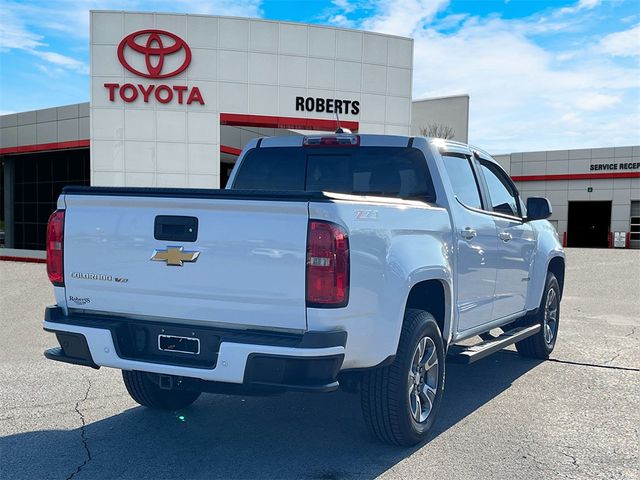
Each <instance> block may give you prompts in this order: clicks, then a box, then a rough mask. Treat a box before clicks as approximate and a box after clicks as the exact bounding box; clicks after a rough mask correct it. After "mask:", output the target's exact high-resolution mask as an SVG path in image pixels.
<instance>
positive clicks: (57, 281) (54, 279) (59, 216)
mask: <svg viewBox="0 0 640 480" xmlns="http://www.w3.org/2000/svg"><path fill="white" fill-rule="evenodd" d="M63 247H64V210H56V211H55V212H53V213H52V214H51V216H50V217H49V223H48V225H47V273H48V274H49V280H50V281H51V283H53V284H54V285H56V286H59V287H62V286H64V264H63V259H62V248H63Z"/></svg>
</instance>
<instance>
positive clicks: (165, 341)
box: [158, 334, 200, 355]
mask: <svg viewBox="0 0 640 480" xmlns="http://www.w3.org/2000/svg"><path fill="white" fill-rule="evenodd" d="M158 350H162V351H163V352H171V353H186V354H190V355H198V354H199V353H200V339H199V338H195V337H181V336H178V335H164V334H160V335H158Z"/></svg>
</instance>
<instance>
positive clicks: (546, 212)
mask: <svg viewBox="0 0 640 480" xmlns="http://www.w3.org/2000/svg"><path fill="white" fill-rule="evenodd" d="M551 213H553V210H552V209H551V202H549V200H547V199H546V198H543V197H529V198H528V199H527V218H526V221H528V222H529V221H531V220H544V219H545V218H549V217H550V216H551Z"/></svg>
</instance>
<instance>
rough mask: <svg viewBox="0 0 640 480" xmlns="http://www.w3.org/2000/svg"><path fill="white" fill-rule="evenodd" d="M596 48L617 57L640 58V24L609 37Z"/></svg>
mask: <svg viewBox="0 0 640 480" xmlns="http://www.w3.org/2000/svg"><path fill="white" fill-rule="evenodd" d="M596 48H597V49H598V50H599V51H601V52H603V53H606V54H609V55H613V56H615V57H638V56H640V24H638V25H636V26H635V27H633V28H630V29H629V30H624V31H622V32H615V33H611V34H609V35H607V36H606V37H604V38H603V39H602V40H600V42H599V44H598V46H597V47H596Z"/></svg>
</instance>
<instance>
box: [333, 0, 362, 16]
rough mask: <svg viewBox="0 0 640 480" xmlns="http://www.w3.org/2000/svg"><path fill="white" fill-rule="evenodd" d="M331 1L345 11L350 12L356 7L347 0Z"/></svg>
mask: <svg viewBox="0 0 640 480" xmlns="http://www.w3.org/2000/svg"><path fill="white" fill-rule="evenodd" d="M331 3H333V4H334V5H335V6H336V7H338V8H339V9H340V10H342V11H343V12H345V13H351V12H353V11H354V10H355V9H356V6H355V4H354V3H353V2H350V1H349V0H332V2H331Z"/></svg>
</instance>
